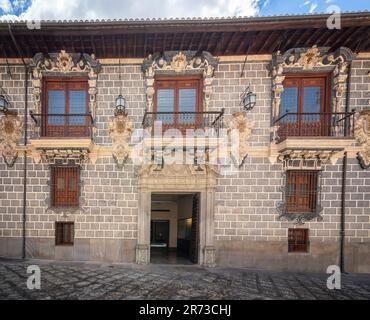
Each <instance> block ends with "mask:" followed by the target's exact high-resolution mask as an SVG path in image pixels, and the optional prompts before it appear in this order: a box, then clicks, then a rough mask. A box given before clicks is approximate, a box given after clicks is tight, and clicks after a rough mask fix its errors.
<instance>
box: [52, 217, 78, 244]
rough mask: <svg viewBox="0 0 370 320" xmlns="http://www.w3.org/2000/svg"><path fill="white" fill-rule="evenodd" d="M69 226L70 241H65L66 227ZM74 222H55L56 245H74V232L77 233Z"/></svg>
mask: <svg viewBox="0 0 370 320" xmlns="http://www.w3.org/2000/svg"><path fill="white" fill-rule="evenodd" d="M66 227H67V228H68V230H67V234H68V239H69V240H68V241H64V228H66ZM74 229H75V224H74V222H64V221H56V222H55V245H56V246H73V245H74V234H75V230H74Z"/></svg>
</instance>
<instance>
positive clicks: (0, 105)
mask: <svg viewBox="0 0 370 320" xmlns="http://www.w3.org/2000/svg"><path fill="white" fill-rule="evenodd" d="M8 111H9V102H8V100H7V99H6V98H5V96H3V95H0V112H2V113H8Z"/></svg>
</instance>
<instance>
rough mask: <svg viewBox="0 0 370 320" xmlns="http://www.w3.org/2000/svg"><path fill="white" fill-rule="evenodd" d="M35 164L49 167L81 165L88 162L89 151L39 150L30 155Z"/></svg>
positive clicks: (72, 149) (78, 149)
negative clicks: (45, 164)
mask: <svg viewBox="0 0 370 320" xmlns="http://www.w3.org/2000/svg"><path fill="white" fill-rule="evenodd" d="M32 157H33V159H34V161H35V163H40V162H44V163H47V164H49V165H69V164H73V165H83V164H86V163H87V162H88V161H89V150H87V149H80V148H77V149H74V148H71V149H64V148H62V149H58V148H53V149H48V148H45V149H40V150H35V151H34V153H33V154H32Z"/></svg>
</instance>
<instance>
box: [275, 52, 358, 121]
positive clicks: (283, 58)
mask: <svg viewBox="0 0 370 320" xmlns="http://www.w3.org/2000/svg"><path fill="white" fill-rule="evenodd" d="M353 59H354V54H353V53H352V51H351V50H350V49H348V48H344V47H342V48H339V49H337V50H336V51H335V52H333V53H330V52H329V48H327V47H322V48H318V47H317V46H313V47H312V48H294V49H291V50H288V51H287V52H285V53H284V54H282V53H281V52H280V51H278V52H276V53H275V54H274V55H273V58H272V66H271V74H272V94H273V96H272V97H273V100H272V101H273V102H272V106H273V117H274V118H276V117H278V115H279V109H280V102H281V94H282V92H283V91H284V87H283V82H284V80H285V76H286V74H287V73H294V72H300V71H308V72H312V71H325V72H327V71H331V72H332V73H333V89H334V93H335V94H334V99H332V100H333V108H332V110H333V111H334V112H341V111H343V106H344V101H343V100H344V97H345V90H346V80H347V77H348V65H349V63H350V62H351V61H352V60H353Z"/></svg>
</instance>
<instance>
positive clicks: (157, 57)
mask: <svg viewBox="0 0 370 320" xmlns="http://www.w3.org/2000/svg"><path fill="white" fill-rule="evenodd" d="M217 64H218V60H217V59H216V58H215V57H213V56H212V55H211V54H210V53H209V52H206V51H203V52H200V53H199V52H197V51H183V52H182V51H166V52H164V53H156V54H153V55H149V57H148V58H147V59H145V60H144V63H143V66H142V70H143V72H144V76H145V81H146V96H147V111H152V110H153V99H154V77H155V75H157V74H163V75H171V74H184V75H186V74H197V73H201V74H203V101H204V108H203V109H204V110H207V109H208V104H209V101H210V98H211V93H212V82H213V79H214V70H215V68H216V67H217Z"/></svg>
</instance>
